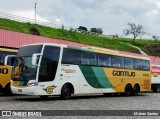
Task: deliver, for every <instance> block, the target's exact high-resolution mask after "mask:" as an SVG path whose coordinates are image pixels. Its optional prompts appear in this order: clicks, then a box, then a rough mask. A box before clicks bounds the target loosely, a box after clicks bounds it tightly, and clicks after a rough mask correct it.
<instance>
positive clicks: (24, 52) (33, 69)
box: [12, 45, 42, 80]
mask: <svg viewBox="0 0 160 119" xmlns="http://www.w3.org/2000/svg"><path fill="white" fill-rule="evenodd" d="M41 49H42V45H33V46H24V47H22V48H20V49H19V51H18V53H17V63H15V64H18V66H15V68H14V71H13V79H12V80H36V73H37V66H34V65H32V55H33V54H34V53H40V52H41Z"/></svg>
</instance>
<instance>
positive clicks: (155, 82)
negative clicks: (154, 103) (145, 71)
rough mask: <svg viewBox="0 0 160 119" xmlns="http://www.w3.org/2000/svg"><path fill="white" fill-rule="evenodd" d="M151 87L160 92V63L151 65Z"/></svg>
mask: <svg viewBox="0 0 160 119" xmlns="http://www.w3.org/2000/svg"><path fill="white" fill-rule="evenodd" d="M151 77H152V78H151V89H152V90H153V92H160V65H155V64H153V65H151Z"/></svg>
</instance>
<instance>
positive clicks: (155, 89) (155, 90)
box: [153, 84, 160, 93]
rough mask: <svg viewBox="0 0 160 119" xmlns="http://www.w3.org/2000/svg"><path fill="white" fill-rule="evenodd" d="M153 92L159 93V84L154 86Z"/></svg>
mask: <svg viewBox="0 0 160 119" xmlns="http://www.w3.org/2000/svg"><path fill="white" fill-rule="evenodd" d="M153 91H154V92H157V93H159V92H160V85H159V84H158V85H156V86H155V88H154V90H153Z"/></svg>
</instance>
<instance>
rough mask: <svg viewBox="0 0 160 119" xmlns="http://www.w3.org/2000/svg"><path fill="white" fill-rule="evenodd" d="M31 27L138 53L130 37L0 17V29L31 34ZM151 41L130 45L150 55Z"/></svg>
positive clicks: (53, 35)
mask: <svg viewBox="0 0 160 119" xmlns="http://www.w3.org/2000/svg"><path fill="white" fill-rule="evenodd" d="M31 27H35V28H36V29H37V30H38V31H39V33H40V35H41V36H44V37H50V38H57V39H63V40H68V41H73V42H78V43H84V44H88V45H93V46H99V47H104V48H109V49H115V50H122V51H127V52H133V53H139V50H137V49H135V48H133V47H131V46H130V45H129V44H132V39H129V38H114V39H113V38H111V37H104V36H96V35H89V34H82V33H79V32H76V31H75V30H73V29H71V30H64V29H56V28H51V27H46V26H41V25H37V24H30V23H22V22H17V21H13V20H8V19H3V18H0V29H5V30H11V31H17V32H22V33H27V34H31V31H30V30H29V29H30V28H31ZM153 43H155V41H153V40H145V39H136V40H135V42H134V44H132V45H135V46H137V47H139V48H141V49H142V50H144V51H146V52H147V53H148V54H149V55H152V54H151V53H150V52H148V49H146V48H145V46H147V45H150V44H153ZM158 43H160V42H158ZM154 55H155V54H154Z"/></svg>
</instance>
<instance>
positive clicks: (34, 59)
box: [32, 53, 42, 66]
mask: <svg viewBox="0 0 160 119" xmlns="http://www.w3.org/2000/svg"><path fill="white" fill-rule="evenodd" d="M41 55H42V54H40V53H35V54H33V55H32V65H34V66H38V61H39V58H40V56H41Z"/></svg>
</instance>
